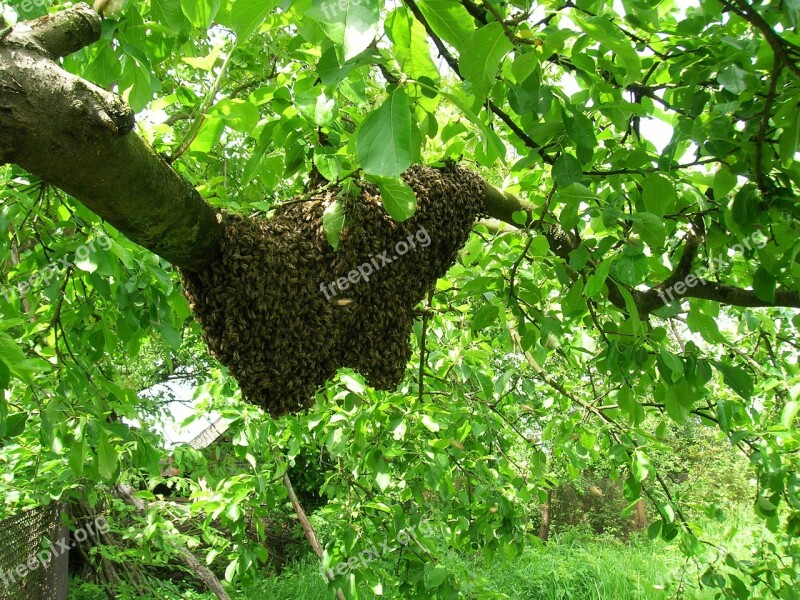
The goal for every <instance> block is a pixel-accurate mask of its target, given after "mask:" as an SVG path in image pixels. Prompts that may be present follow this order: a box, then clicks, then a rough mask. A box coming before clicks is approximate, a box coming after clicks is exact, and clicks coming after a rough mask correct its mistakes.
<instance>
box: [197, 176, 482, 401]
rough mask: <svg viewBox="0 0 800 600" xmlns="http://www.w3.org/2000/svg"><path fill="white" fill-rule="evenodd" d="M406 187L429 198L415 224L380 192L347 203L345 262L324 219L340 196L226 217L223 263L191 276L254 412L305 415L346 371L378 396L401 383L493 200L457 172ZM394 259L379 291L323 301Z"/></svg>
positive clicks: (211, 333)
mask: <svg viewBox="0 0 800 600" xmlns="http://www.w3.org/2000/svg"><path fill="white" fill-rule="evenodd" d="M403 179H404V180H405V181H406V183H408V184H409V185H410V186H411V188H412V189H413V190H414V192H415V193H416V195H417V211H416V213H415V214H414V216H413V217H411V218H410V219H407V220H406V221H404V222H402V223H400V222H397V221H394V220H393V219H392V218H391V217H389V216H388V215H387V214H386V211H385V210H384V208H383V206H382V204H381V200H380V193H379V191H378V189H377V187H375V186H373V185H371V184H369V183H364V184H363V185H362V192H361V194H360V196H359V197H358V198H357V199H353V200H350V201H348V202H345V207H346V208H345V210H346V221H345V226H344V228H343V229H342V232H341V236H340V245H339V250H338V251H336V252H335V251H334V250H333V248H332V247H331V245H330V244H329V243H328V241H327V238H326V236H325V232H324V230H323V227H322V213H323V211H324V210H325V208H326V207H327V206H328V205H329V204H330V203H331V202H333V201H334V200H335V199H336V198H337V194H338V192H339V190H338V189H337V188H331V189H327V190H320V191H319V192H318V194H316V195H312V196H311V198H310V200H308V201H305V202H298V203H295V204H289V205H287V206H284V207H279V208H277V209H276V211H275V214H274V215H273V216H272V217H270V218H266V219H263V218H262V219H247V218H244V217H240V216H234V215H225V216H224V217H223V220H224V223H225V236H224V239H223V242H222V256H221V258H220V259H219V261H218V262H216V263H215V264H213V265H211V266H210V267H207V268H206V269H205V270H203V271H202V272H184V273H183V279H184V287H185V293H186V296H187V297H188V299H189V302H190V304H191V307H192V311H193V312H194V314H195V316H196V318H197V319H198V321H199V322H200V324H201V325H202V327H203V330H204V336H203V337H204V340H205V342H206V343H207V344H208V347H209V349H210V350H211V352H212V353H213V354H214V356H216V358H217V359H218V360H219V361H220V362H221V363H222V364H224V365H226V366H227V367H228V368H229V370H230V372H231V374H232V375H233V376H234V377H235V378H236V379H237V380H238V382H239V385H240V387H241V390H242V393H243V395H244V398H245V399H246V400H247V401H249V402H251V403H253V404H257V405H259V406H261V407H262V408H264V410H266V411H267V412H269V413H270V414H271V415H273V416H280V415H283V414H286V413H294V412H299V411H301V410H303V409H305V408H308V407H310V406H311V405H312V404H313V402H314V394H315V392H316V391H317V390H318V389H319V388H320V387H321V386H322V385H324V384H325V382H326V381H328V380H329V379H330V378H331V377H333V375H335V373H336V370H337V369H338V368H340V367H351V368H353V369H355V370H356V371H358V372H360V373H361V374H362V375H364V377H365V378H366V381H367V383H368V384H369V385H371V386H373V387H375V388H377V389H383V390H388V389H394V388H395V387H396V386H397V385H398V384H399V383H400V381H401V380H402V378H403V373H404V371H405V367H406V364H407V363H408V360H409V358H410V357H411V343H410V334H411V327H412V324H413V321H414V318H415V314H414V308H415V307H416V305H417V304H419V302H420V301H421V300H422V299H423V297H424V296H425V294H426V292H427V291H428V290H430V289H431V287H432V286H433V285H434V284H435V283H436V280H437V279H438V278H439V277H441V276H443V275H444V274H445V272H446V271H447V269H448V268H449V267H450V266H451V265H452V264H453V263H454V262H455V259H456V255H457V253H458V251H459V250H460V248H461V247H462V246H463V245H464V243H465V242H466V240H467V237H468V236H469V233H470V230H471V229H472V226H473V224H474V222H475V219H476V218H477V216H478V213H479V212H481V211H482V206H483V194H484V188H483V182H482V180H481V179H480V177H478V176H477V175H476V174H474V173H472V172H470V171H468V170H466V169H462V168H460V167H458V166H455V165H451V166H448V167H445V168H444V169H434V168H431V167H422V166H414V167H411V168H410V169H408V170H407V171H406V172H405V173H404V174H403ZM422 229H424V230H426V231H427V234H428V236H429V238H430V243H429V245H428V246H427V247H422V246H421V245H420V244H419V243H418V239H414V242H415V243H417V247H416V248H414V249H411V250H409V251H408V252H407V253H406V254H404V255H402V256H397V257H396V258H395V245H396V244H397V243H398V242H400V241H402V240H405V241H408V239H409V236H412V237H413V236H415V235H416V234H417V233H418V232H419V231H421V230H422ZM384 251H388V253H387V256H388V257H391V258H393V261H392V262H391V263H390V264H386V265H385V266H383V267H382V268H380V269H376V270H374V271H373V273H372V274H371V275H370V276H369V281H363V280H360V281H358V282H357V283H355V284H350V285H349V287H348V288H347V289H346V290H344V291H339V290H335V292H336V293H335V295H332V296H331V297H330V298H327V297H326V294H324V293H323V292H322V290H321V287H320V286H322V285H324V286H327V284H328V283H330V282H334V281H336V280H337V279H338V278H340V277H347V274H348V273H349V272H350V271H352V270H355V269H357V268H358V266H359V265H362V264H363V263H367V262H370V258H371V257H378V256H379V255H381V253H383V252H384ZM373 264H374V263H373ZM377 264H379V265H380V264H381V263H380V261H378V262H377ZM328 295H331V294H328Z"/></svg>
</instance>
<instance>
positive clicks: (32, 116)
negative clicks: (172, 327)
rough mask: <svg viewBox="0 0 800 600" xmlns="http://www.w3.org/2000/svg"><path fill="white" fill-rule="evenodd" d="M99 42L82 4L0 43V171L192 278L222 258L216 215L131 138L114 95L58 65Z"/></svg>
mask: <svg viewBox="0 0 800 600" xmlns="http://www.w3.org/2000/svg"><path fill="white" fill-rule="evenodd" d="M99 38H100V17H99V16H98V15H97V13H95V12H94V11H93V10H92V9H91V8H89V7H88V6H87V5H86V4H79V5H77V6H75V7H73V8H70V9H67V10H65V11H63V12H61V13H57V14H56V15H55V16H52V17H43V18H41V19H37V20H35V21H32V22H30V23H28V22H25V23H21V24H20V25H18V26H17V27H15V28H14V29H13V30H12V31H11V32H10V33H9V34H8V35H7V36H6V37H5V38H4V39H3V40H0V164H4V163H16V164H18V165H19V166H21V167H23V168H24V169H26V170H27V171H29V172H30V173H33V174H34V175H36V176H38V177H41V178H42V179H44V180H45V181H47V182H49V183H51V184H53V185H55V186H56V187H58V188H61V189H62V190H64V191H65V192H67V193H69V194H70V195H72V196H73V197H75V198H76V199H77V200H79V201H81V202H82V203H83V204H84V205H86V207H88V208H89V209H90V210H92V211H93V212H95V213H97V214H98V215H99V216H101V217H102V218H103V219H105V220H106V221H108V222H109V223H110V224H111V225H113V226H114V227H116V228H117V229H119V230H120V231H121V232H122V233H123V234H125V235H126V236H127V237H128V238H130V239H131V240H133V241H134V242H136V243H138V244H141V245H142V246H144V247H145V248H148V249H149V250H152V251H153V252H155V253H156V254H158V255H159V256H161V257H163V258H164V259H166V260H168V261H169V262H171V263H173V264H175V265H177V266H180V267H183V268H186V269H189V270H193V269H197V268H199V267H201V266H202V265H203V264H205V263H206V262H207V261H209V260H212V259H214V258H216V256H217V255H218V253H219V240H220V238H221V234H222V227H221V225H220V224H219V223H218V221H217V215H216V212H215V210H214V209H213V208H212V207H211V206H210V205H209V204H208V203H206V202H205V201H204V200H203V199H202V198H201V196H200V195H199V194H198V193H197V191H196V190H195V189H194V188H193V187H192V186H191V185H190V184H189V183H188V182H187V181H185V180H184V179H183V178H182V177H181V176H180V175H178V173H176V172H175V171H174V170H173V169H172V168H171V167H170V166H169V165H168V164H167V163H166V162H165V161H164V160H163V159H162V158H161V157H160V156H159V155H158V154H157V153H155V152H154V151H153V149H152V148H150V147H149V146H148V145H147V144H145V142H144V141H143V140H142V139H141V138H140V137H139V136H137V135H136V134H135V133H133V131H132V130H133V125H134V119H133V113H132V111H131V109H130V107H128V106H127V105H126V104H125V103H124V102H123V101H122V100H121V99H120V98H119V96H116V95H115V94H111V93H109V92H107V91H105V90H103V89H101V88H99V87H97V86H95V85H93V84H91V83H89V82H87V81H85V80H83V79H80V78H79V77H76V76H74V75H72V74H70V73H67V72H66V71H64V70H63V69H62V68H61V67H60V66H59V65H58V64H57V63H56V62H54V59H55V58H57V57H60V56H65V55H67V54H69V53H71V52H74V51H76V50H78V49H80V48H82V47H83V46H87V45H89V44H91V43H93V42H95V41H97V40H98V39H99Z"/></svg>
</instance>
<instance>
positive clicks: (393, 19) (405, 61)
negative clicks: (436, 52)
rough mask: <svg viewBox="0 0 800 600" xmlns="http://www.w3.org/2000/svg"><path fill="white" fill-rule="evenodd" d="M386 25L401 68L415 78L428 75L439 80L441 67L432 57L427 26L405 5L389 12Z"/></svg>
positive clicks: (434, 80) (431, 78) (433, 79)
mask: <svg viewBox="0 0 800 600" xmlns="http://www.w3.org/2000/svg"><path fill="white" fill-rule="evenodd" d="M385 27H386V33H387V35H388V36H389V39H390V40H391V41H392V44H393V46H392V54H393V55H394V58H395V60H396V61H397V64H398V65H399V66H400V70H401V71H402V72H403V73H406V74H407V75H409V76H411V77H413V78H414V79H420V78H423V77H427V78H428V79H430V80H431V81H433V82H437V81H438V80H439V69H438V68H437V67H436V65H435V64H434V62H433V59H431V53H430V49H429V47H428V36H427V34H426V33H425V27H423V25H422V24H421V23H420V22H419V21H417V20H416V19H415V18H414V17H413V16H412V15H411V13H409V12H408V10H407V9H406V8H404V7H401V8H398V9H396V10H393V11H392V12H390V13H389V15H388V16H387V17H386V26H385Z"/></svg>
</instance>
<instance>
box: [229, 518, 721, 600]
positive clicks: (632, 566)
mask: <svg viewBox="0 0 800 600" xmlns="http://www.w3.org/2000/svg"><path fill="white" fill-rule="evenodd" d="M448 562H449V563H450V565H452V566H455V567H456V568H457V570H458V571H462V572H467V573H471V574H472V575H473V576H474V578H475V580H476V581H483V582H485V583H484V585H485V590H486V591H485V592H483V593H479V594H477V595H476V598H479V599H480V598H483V597H489V596H490V595H491V596H492V597H502V596H495V595H494V594H492V592H494V593H499V594H505V595H506V597H508V598H510V599H513V600H608V599H614V600H661V599H666V598H674V597H675V589H676V588H677V586H678V583H679V582H678V578H679V577H680V567H681V565H682V557H681V556H680V554H679V552H678V550H677V549H676V548H674V547H671V546H668V545H667V544H664V543H661V542H650V541H645V540H642V541H634V542H632V543H627V544H624V543H621V542H619V541H617V540H616V539H614V538H612V537H610V536H600V537H598V536H584V535H580V534H576V533H574V532H573V533H568V534H565V535H562V536H556V537H555V538H554V539H553V541H552V542H551V543H549V544H548V545H547V546H544V547H542V548H538V549H530V550H528V551H526V552H525V553H524V554H523V555H522V556H520V557H518V558H517V559H516V560H514V561H511V562H503V563H499V564H487V563H485V562H484V561H477V560H476V561H470V560H466V559H462V558H454V559H453V560H450V561H448ZM453 563H456V564H453ZM450 565H449V566H450ZM331 597H332V594H331V593H330V592H329V591H328V590H327V588H326V586H325V582H324V581H323V580H322V578H321V577H320V576H319V566H318V563H316V561H312V560H309V561H306V562H302V563H299V564H296V565H294V567H293V568H292V569H290V570H289V571H288V572H287V573H284V574H283V575H282V576H281V577H274V578H268V579H264V580H262V581H260V582H259V583H258V585H256V586H254V587H253V588H251V589H249V590H248V591H246V592H245V593H244V594H243V595H242V598H243V599H246V600H257V599H258V600H261V599H264V600H293V599H298V600H300V599H302V600H330V598H331ZM363 597H364V598H367V599H373V598H377V597H376V596H374V595H373V594H372V593H371V592H369V591H368V590H364V594H363ZM382 597H383V598H399V596H397V595H395V594H392V593H389V592H384V596H382ZM683 597H684V598H696V599H698V600H701V599H702V600H705V599H711V598H713V593H711V592H708V593H692V591H691V590H689V591H688V592H686V593H685V594H684V595H683Z"/></svg>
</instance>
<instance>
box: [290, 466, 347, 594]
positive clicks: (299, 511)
mask: <svg viewBox="0 0 800 600" xmlns="http://www.w3.org/2000/svg"><path fill="white" fill-rule="evenodd" d="M283 485H284V487H285V488H286V491H287V492H288V493H289V502H291V503H292V508H293V509H294V514H296V515H297V520H298V521H300V526H301V527H302V528H303V533H304V534H305V535H306V539H307V540H308V543H309V544H311V549H312V550H314V554H316V555H317V556H318V557H319V559H320V560H322V556H323V551H322V546H321V545H320V543H319V540H318V539H317V534H316V532H315V531H314V527H313V526H312V525H311V522H310V521H309V520H308V517H307V516H306V511H305V510H304V509H303V505H302V504H300V500H298V499H297V494H295V493H294V487H293V486H292V480H291V479H289V474H288V473H284V474H283ZM336 597H337V598H338V599H339V600H345V597H344V594H343V593H342V590H336Z"/></svg>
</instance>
